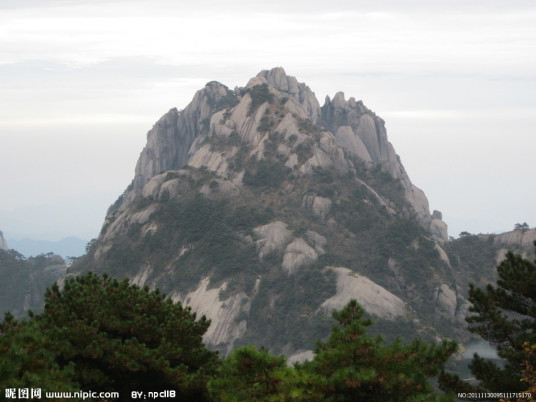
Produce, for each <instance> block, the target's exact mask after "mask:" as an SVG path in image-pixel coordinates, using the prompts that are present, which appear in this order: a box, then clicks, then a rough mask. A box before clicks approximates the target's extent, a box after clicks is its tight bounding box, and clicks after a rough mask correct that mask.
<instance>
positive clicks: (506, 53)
mask: <svg viewBox="0 0 536 402" xmlns="http://www.w3.org/2000/svg"><path fill="white" fill-rule="evenodd" d="M402 3H403V4H402ZM535 19H536V5H535V4H534V3H533V2H529V1H508V2H505V1H472V2H466V1H465V2H462V1H453V2H448V3H447V2H442V1H424V0H421V1H408V2H394V1H378V2H364V1H352V2H350V1H339V2H337V1H334V2H315V1H307V2H305V1H296V2H288V1H287V2H282V1H274V2H265V1H263V2H255V1H248V2H246V1H236V0H235V1H229V2H215V1H200V2H195V3H194V2H192V3H191V4H190V3H187V4H181V3H179V2H172V1H151V2H149V1H91V2H90V1H81V0H80V1H60V0H58V1H22V2H21V1H14V0H4V1H3V2H2V3H0V144H1V146H0V188H1V189H2V193H1V194H2V196H1V197H0V230H3V232H4V234H5V236H6V237H7V238H8V240H9V238H10V236H11V237H12V238H21V237H24V236H30V237H34V238H42V239H49V240H55V239H59V238H61V237H65V236H69V235H76V236H79V237H83V238H86V239H89V238H93V237H96V236H97V234H98V231H99V230H100V226H101V224H102V222H103V219H104V215H105V213H106V209H107V208H108V206H109V205H110V204H111V203H113V202H114V201H115V199H116V198H117V197H118V196H119V195H120V194H121V192H122V191H123V190H124V189H125V188H126V186H127V185H128V184H129V182H130V180H131V179H132V178H133V174H134V166H135V163H136V160H137V158H138V156H139V153H140V152H141V150H142V148H143V146H144V144H145V135H146V133H147V131H148V130H149V129H150V128H151V127H152V125H153V124H154V122H155V121H156V120H157V119H158V118H159V117H160V116H161V115H162V114H164V113H165V112H166V111H167V110H169V109H170V108H172V107H177V108H179V109H181V108H184V107H185V106H186V105H187V103H188V102H189V101H190V100H191V98H192V97H193V95H194V93H195V91H196V90H198V89H200V88H201V87H202V86H203V85H204V84H205V83H206V82H208V81H212V80H217V81H220V82H222V83H224V84H225V85H228V86H229V87H231V88H233V87H235V86H244V85H245V84H246V83H247V80H248V79H249V78H251V77H252V76H254V75H255V74H257V73H258V72H259V71H260V70H262V69H268V68H272V67H275V66H283V67H284V68H285V70H286V72H287V74H289V75H293V76H296V77H297V78H298V80H299V81H300V82H306V83H307V84H308V85H309V86H310V87H311V89H312V90H313V91H315V93H316V95H317V97H318V99H319V102H320V103H321V104H322V103H323V101H324V97H325V96H326V95H329V96H331V97H333V95H334V94H335V93H336V92H337V91H344V92H345V95H346V97H347V98H348V97H351V96H353V97H355V98H356V99H362V100H363V102H364V103H365V105H367V106H368V107H369V108H371V109H372V110H374V111H375V112H376V113H377V114H378V115H379V116H381V117H382V118H384V119H385V121H386V127H387V132H388V136H389V139H390V141H391V142H392V143H393V145H394V147H395V150H396V151H397V153H398V154H399V155H400V157H401V159H402V162H403V164H404V166H405V167H406V170H407V171H408V174H409V176H410V178H411V179H412V181H413V182H414V184H416V185H417V186H419V187H420V188H422V189H423V190H424V191H425V193H426V195H427V197H428V199H429V201H430V208H431V209H438V210H440V211H442V212H443V218H444V220H445V221H446V222H447V224H448V225H449V234H450V235H452V236H457V235H458V234H459V233H460V232H461V231H469V232H471V233H478V232H501V231H506V230H511V229H512V228H513V226H514V224H515V223H517V222H525V221H526V222H527V223H529V225H530V226H534V225H536V210H535V209H534V205H535V201H536V187H535V186H534V184H533V183H534V180H533V177H532V175H533V167H534V162H533V159H534V157H533V155H534V149H535V145H536V136H535V135H534V134H535V133H534V127H535V126H536V73H535V72H536V27H535V24H534V23H533V22H534V20H535Z"/></svg>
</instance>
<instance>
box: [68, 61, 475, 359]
mask: <svg viewBox="0 0 536 402" xmlns="http://www.w3.org/2000/svg"><path fill="white" fill-rule="evenodd" d="M448 248H449V247H448V234H447V225H446V224H445V223H444V222H443V221H442V217H441V213H440V212H438V211H433V212H432V213H431V212H430V210H429V206H428V201H427V199H426V196H425V194H424V193H423V191H422V190H420V189H419V188H417V187H416V186H415V185H413V184H412V182H411V180H410V178H409V177H408V175H407V173H406V171H405V169H404V167H403V165H402V163H401V160H400V158H399V157H398V155H397V154H396V152H395V150H394V148H393V146H392V144H391V143H390V142H389V140H388V138H387V132H386V129H385V124H384V121H383V120H382V119H381V118H380V117H379V116H377V115H376V114H375V113H374V112H373V111H371V110H370V109H368V108H367V107H366V106H365V105H364V104H363V102H362V101H357V100H355V98H353V97H350V98H349V99H346V98H345V95H344V94H343V93H342V92H339V93H337V94H335V96H334V97H333V99H331V98H329V97H326V99H325V102H324V105H323V106H320V104H319V102H318V100H317V98H316V96H315V94H314V92H312V91H311V89H310V88H309V87H308V86H307V85H306V84H304V83H300V82H298V80H297V79H296V78H294V77H291V76H288V75H287V74H286V73H285V71H284V70H283V69H282V68H274V69H271V70H265V71H261V72H260V73H259V74H258V75H257V76H256V77H253V78H252V79H250V80H249V82H248V83H247V84H246V86H245V87H240V88H235V89H234V90H231V89H229V88H228V87H226V86H225V85H223V84H221V83H219V82H215V81H213V82H209V83H208V84H206V86H205V87H204V88H202V89H200V90H199V91H198V92H197V93H196V94H195V95H194V97H193V100H192V101H191V102H190V104H189V105H187V106H186V107H185V108H184V109H182V110H178V109H171V110H169V111H168V112H167V113H166V114H164V115H163V116H162V117H161V118H160V119H159V120H158V121H157V122H156V124H155V125H154V126H153V127H152V129H151V130H150V131H149V132H148V134H147V145H146V146H145V148H144V149H143V151H142V152H141V155H140V157H139V160H138V163H137V165H136V168H135V175H134V179H133V181H132V183H131V185H130V186H129V187H128V188H127V189H126V190H125V191H124V193H123V194H122V195H121V196H120V197H119V199H118V200H117V201H116V202H115V203H114V205H112V206H111V207H110V208H109V210H108V213H107V216H106V219H105V222H104V225H103V227H102V231H101V233H100V235H99V237H98V239H96V240H95V241H93V242H92V243H91V247H89V252H88V253H87V254H86V255H85V256H84V257H83V258H81V259H80V260H79V261H78V262H77V263H75V264H74V265H73V266H72V267H71V268H70V269H69V274H70V275H76V274H79V273H82V272H85V271H89V270H92V271H97V272H108V273H109V274H111V275H113V276H116V277H119V278H122V277H128V278H130V280H131V282H132V283H135V284H137V285H140V286H148V287H149V288H159V289H160V290H161V291H163V292H164V293H166V294H167V295H169V296H170V297H171V298H172V299H173V300H175V301H181V302H182V303H184V304H187V305H189V306H191V308H192V309H193V311H195V312H196V313H197V314H198V315H202V314H204V315H206V316H207V317H208V318H210V319H211V320H212V323H211V326H210V328H209V330H208V332H207V333H206V334H205V341H206V343H207V344H208V345H209V346H210V347H212V348H214V349H217V350H220V351H221V352H223V353H228V352H229V351H230V350H232V349H233V348H235V347H237V346H239V345H243V344H256V345H259V346H266V347H267V348H269V349H270V350H272V351H273V352H276V353H284V354H287V355H292V354H298V353H301V354H305V355H307V353H306V352H307V351H308V350H310V349H311V348H312V347H313V345H314V342H315V341H316V340H317V339H320V338H323V337H325V336H326V335H327V334H328V333H329V329H330V327H331V325H332V324H333V322H332V321H331V317H330V312H331V310H333V309H340V308H341V307H342V306H344V305H345V304H346V303H347V302H348V301H349V300H350V299H353V298H354V299H357V300H358V301H359V303H361V304H362V306H363V307H364V308H365V309H366V310H367V312H368V313H369V314H370V315H371V316H372V317H373V318H374V320H375V322H376V325H375V327H376V328H378V331H381V332H382V333H384V334H387V335H388V336H402V337H405V338H412V337H415V336H421V337H424V338H429V339H436V338H437V337H456V338H457V339H460V337H461V338H463V336H464V335H463V334H464V333H465V332H464V331H465V323H464V316H465V313H466V311H467V308H468V303H467V301H466V299H465V297H466V287H465V285H466V282H467V281H466V279H464V278H465V277H463V278H462V277H461V276H460V274H459V272H458V271H457V270H456V267H453V265H451V261H450V260H451V257H449V251H448Z"/></svg>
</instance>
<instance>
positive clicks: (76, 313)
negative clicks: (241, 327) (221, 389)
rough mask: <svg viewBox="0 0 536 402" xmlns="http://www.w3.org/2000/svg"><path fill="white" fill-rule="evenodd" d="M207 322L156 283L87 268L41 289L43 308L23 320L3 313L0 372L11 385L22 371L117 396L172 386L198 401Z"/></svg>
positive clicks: (207, 360) (207, 359)
mask: <svg viewBox="0 0 536 402" xmlns="http://www.w3.org/2000/svg"><path fill="white" fill-rule="evenodd" d="M209 324H210V322H209V321H208V320H207V319H206V318H205V317H204V316H203V317H201V318H200V319H198V320H196V315H195V314H194V313H192V312H191V311H190V309H189V308H183V307H182V306H181V304H180V303H174V302H173V301H172V300H171V299H170V298H166V297H165V296H164V295H163V294H161V293H160V292H159V291H158V290H155V291H150V290H149V289H148V288H147V287H145V288H143V289H141V288H139V287H138V286H135V285H130V284H129V282H128V280H126V279H125V280H124V281H122V282H118V281H117V280H115V279H112V278H111V277H109V276H107V275H106V274H105V275H103V276H102V277H100V276H98V275H95V274H93V273H88V274H86V275H83V276H80V277H76V278H74V279H73V278H71V279H67V280H66V281H65V285H64V288H63V289H60V288H59V287H58V286H57V285H53V286H52V287H51V288H50V289H48V290H47V292H46V294H45V308H44V312H43V313H42V314H40V315H37V316H33V317H31V319H30V320H29V321H27V322H24V323H22V324H19V323H17V322H15V321H14V319H13V318H12V317H10V316H7V317H6V320H5V321H4V322H3V323H2V325H1V327H0V329H1V330H2V333H3V335H2V336H0V351H1V352H2V360H0V370H1V371H0V374H2V377H4V373H7V375H8V376H9V378H11V379H12V380H13V381H12V383H13V384H15V385H17V384H27V383H28V381H29V380H27V379H28V378H29V377H28V375H29V374H28V373H30V374H32V373H34V374H35V375H34V376H33V377H32V378H33V379H34V380H36V382H34V384H33V385H34V386H36V385H40V386H42V384H43V383H44V382H41V381H40V379H41V378H44V379H45V380H47V381H48V378H49V377H51V376H52V377H51V378H59V379H60V380H61V379H62V378H64V379H65V381H63V382H61V381H60V384H59V385H62V387H63V388H68V387H69V386H71V385H72V384H75V385H76V386H77V389H78V390H79V389H85V390H88V389H90V390H95V391H96V390H98V391H118V392H119V393H120V397H121V400H130V393H131V391H132V390H136V391H144V392H147V391H157V392H160V391H163V390H175V391H176V396H177V398H178V399H180V400H192V401H203V400H207V398H208V394H207V387H206V384H207V381H208V378H209V376H210V375H211V374H212V373H213V372H214V371H215V369H216V367H217V362H218V359H217V354H216V353H215V352H211V351H209V350H207V349H206V347H205V345H204V344H203V342H202V336H203V334H204V333H205V332H206V330H207V328H208V326H209ZM17 353H19V355H20V356H17ZM39 356H42V358H40V357H39ZM36 357H37V358H38V360H37V361H34V360H33V359H35V358H36ZM12 359H13V362H11V360H12ZM39 362H41V363H39ZM10 364H14V368H10ZM32 375H33V374H32ZM57 375H59V377H57ZM55 376H56V377H55ZM17 381H18V382H17ZM49 383H50V382H49ZM63 383H65V384H63ZM15 385H13V386H15ZM52 385H54V384H53V383H52ZM48 389H49V390H57V389H58V388H57V387H54V386H51V387H50V388H48ZM60 389H62V388H60Z"/></svg>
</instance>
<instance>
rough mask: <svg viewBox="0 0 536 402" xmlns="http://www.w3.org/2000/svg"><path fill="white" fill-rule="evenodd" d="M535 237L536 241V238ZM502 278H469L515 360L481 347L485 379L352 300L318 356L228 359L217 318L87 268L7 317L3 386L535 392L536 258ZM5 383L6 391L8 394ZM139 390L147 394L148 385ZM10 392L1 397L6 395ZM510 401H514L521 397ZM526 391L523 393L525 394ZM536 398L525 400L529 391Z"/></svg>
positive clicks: (473, 325)
mask: <svg viewBox="0 0 536 402" xmlns="http://www.w3.org/2000/svg"><path fill="white" fill-rule="evenodd" d="M535 246H536V244H535ZM497 270H498V274H499V280H498V281H497V284H496V285H495V286H494V285H488V286H487V288H486V289H480V288H476V287H474V286H471V287H470V289H469V300H470V302H471V303H472V307H471V309H470V312H471V313H472V314H471V315H470V316H469V317H468V318H467V321H468V323H469V330H470V331H471V332H473V333H474V334H478V335H480V336H481V337H482V338H484V339H486V340H488V341H489V342H490V343H492V345H494V346H495V348H496V349H497V351H498V354H499V356H500V357H501V358H503V359H504V361H505V364H504V366H503V367H499V366H497V365H495V364H493V363H492V362H490V361H487V360H484V359H482V358H480V357H478V355H475V357H474V358H473V362H472V364H471V366H470V368H471V370H472V372H473V374H474V375H475V377H476V379H477V380H478V385H476V386H474V385H470V384H468V383H467V382H464V381H462V380H461V379H460V378H458V377H457V376H456V375H454V374H452V373H448V372H447V371H446V370H445V363H446V362H447V360H448V359H449V357H450V356H452V355H453V354H454V353H455V352H456V350H457V344H456V343H455V342H454V341H450V340H443V341H442V342H441V343H435V344H434V343H426V342H423V341H421V340H415V341H413V342H411V343H406V344H405V343H402V342H401V341H400V340H397V341H394V342H392V343H390V344H385V343H384V342H383V340H382V338H381V337H373V336H371V335H369V334H368V333H367V329H368V328H369V327H370V326H371V325H372V324H373V322H372V320H371V319H370V318H367V317H366V315H365V311H364V309H363V308H362V307H361V306H360V305H359V304H358V303H357V302H356V301H355V300H352V301H350V302H349V303H348V304H347V305H346V306H345V307H344V308H343V309H342V310H340V311H334V312H333V317H334V318H335V320H336V325H335V326H334V327H333V328H332V330H331V333H330V335H329V337H328V338H327V339H326V340H320V341H318V342H317V345H316V348H315V350H314V357H313V359H312V360H310V361H306V362H302V363H297V364H295V365H293V366H291V365H289V364H288V362H287V360H286V358H285V357H284V356H275V355H272V354H271V353H270V352H269V351H268V350H266V349H263V348H257V347H254V346H244V347H240V348H238V349H236V350H234V351H233V352H232V353H231V354H230V355H229V356H227V357H223V358H220V357H219V356H218V354H217V353H216V352H213V351H210V350H208V349H207V348H206V347H205V345H204V344H203V341H202V336H203V334H204V333H205V332H206V330H207V329H208V327H209V325H210V321H209V320H207V319H206V318H205V317H204V316H203V317H197V316H196V314H195V313H193V312H192V311H191V310H190V308H189V307H184V306H182V305H181V304H180V303H175V302H173V301H172V300H171V299H170V298H169V297H166V296H165V295H164V294H162V293H160V292H159V291H158V290H150V289H149V288H148V287H144V288H140V287H138V286H135V285H132V284H130V283H129V282H128V280H126V279H125V280H123V281H118V280H116V279H113V278H112V277H110V276H108V275H107V274H104V275H102V276H100V275H96V274H94V273H87V274H85V275H83V276H79V277H75V278H70V279H67V280H66V281H65V283H64V286H63V288H62V289H60V287H59V286H58V285H57V284H55V285H53V286H52V287H51V288H49V289H47V291H46V293H45V306H44V311H43V312H42V313H41V314H37V315H36V314H32V313H30V314H29V318H28V319H26V320H21V321H18V320H16V319H15V318H14V317H13V316H12V315H11V314H9V313H6V315H5V318H4V320H3V322H1V323H0V380H1V385H2V387H3V388H4V389H28V388H35V387H39V388H41V389H43V390H46V391H66V392H67V391H79V390H98V391H116V392H119V395H120V400H130V399H131V392H132V391H137V392H143V393H145V395H147V393H149V392H161V391H164V390H173V391H174V395H175V398H176V400H183V401H358V400H359V401H360V400H363V401H365V400H366V401H421V400H432V401H449V400H454V399H455V398H456V395H457V393H460V392H465V393H467V392H478V393H481V395H485V394H484V393H485V392H524V391H525V392H532V393H533V394H532V395H535V391H536V389H535V388H536V373H535V370H534V367H535V366H536V261H535V262H531V261H528V260H526V259H524V258H522V257H521V256H519V255H514V254H513V253H508V254H507V255H506V259H505V260H504V261H503V262H502V263H500V264H499V266H498V267H497ZM6 392H7V391H6ZM140 395H141V394H140ZM3 396H4V395H2V396H0V398H1V397H3ZM512 400H515V398H514V399H512ZM520 400H521V399H520ZM523 400H526V399H523Z"/></svg>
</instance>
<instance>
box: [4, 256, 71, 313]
mask: <svg viewBox="0 0 536 402" xmlns="http://www.w3.org/2000/svg"><path fill="white" fill-rule="evenodd" d="M66 269H67V265H66V264H65V261H64V260H63V258H61V257H60V256H59V255H57V254H53V253H48V254H41V255H39V256H37V257H32V258H28V259H26V258H24V256H23V255H21V254H20V253H18V252H17V251H15V250H13V249H10V250H8V251H6V250H0V316H1V317H2V318H3V316H4V312H6V311H9V312H11V313H12V314H13V315H14V316H15V317H18V318H22V317H25V316H26V313H27V312H28V311H29V310H31V311H33V312H39V311H41V310H42V309H43V302H44V293H45V290H46V288H48V287H50V286H51V285H52V284H53V283H54V282H56V281H57V280H58V279H60V278H62V277H63V276H64V275H65V270H66Z"/></svg>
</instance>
